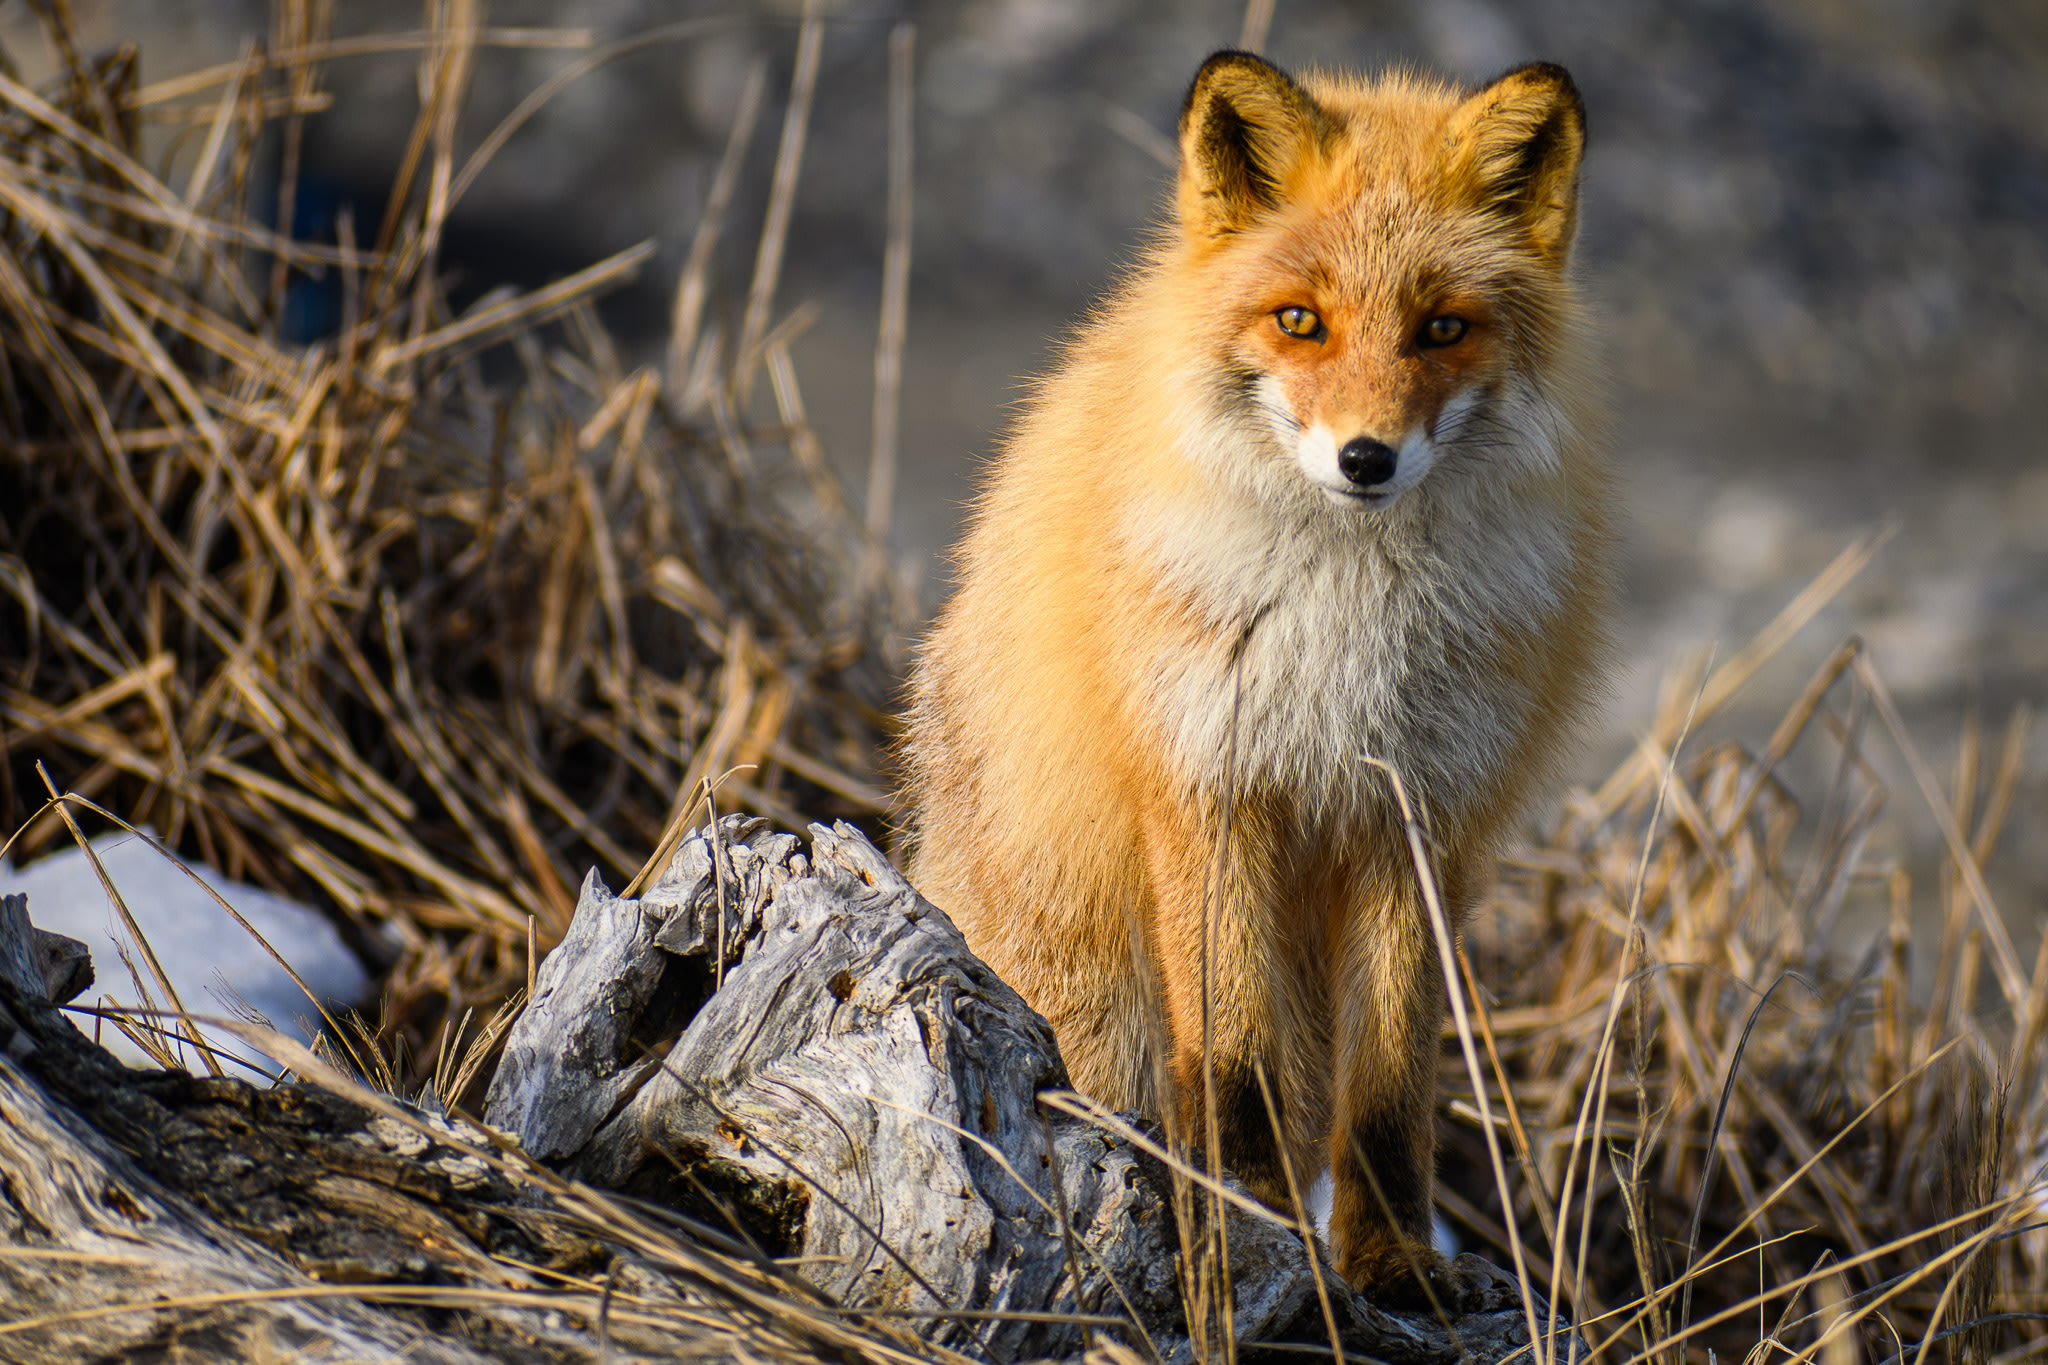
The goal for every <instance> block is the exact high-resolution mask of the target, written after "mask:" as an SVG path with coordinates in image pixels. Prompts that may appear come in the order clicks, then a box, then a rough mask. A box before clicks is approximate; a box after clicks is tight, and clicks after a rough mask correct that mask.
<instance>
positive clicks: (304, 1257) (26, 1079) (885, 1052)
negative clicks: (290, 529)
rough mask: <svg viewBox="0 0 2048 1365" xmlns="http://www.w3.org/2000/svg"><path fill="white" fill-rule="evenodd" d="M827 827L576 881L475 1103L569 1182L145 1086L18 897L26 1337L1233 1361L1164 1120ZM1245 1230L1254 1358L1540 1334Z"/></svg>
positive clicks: (1239, 1277)
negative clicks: (1101, 1114)
mask: <svg viewBox="0 0 2048 1365" xmlns="http://www.w3.org/2000/svg"><path fill="white" fill-rule="evenodd" d="M810 836H811V837H810V841H809V847H808V849H806V848H805V846H804V845H803V843H802V842H801V841H799V840H798V839H797V838H795V837H794V836H791V835H788V834H780V833H772V832H769V831H768V830H767V829H766V828H765V826H764V825H763V824H761V823H760V822H750V821H747V820H744V819H741V818H738V817H734V818H731V819H728V820H725V821H722V822H720V823H719V824H718V825H716V826H713V827H708V828H706V829H705V830H703V831H700V832H698V833H697V834H695V835H693V836H692V837H691V838H689V839H688V840H686V841H685V842H684V844H683V845H682V846H681V847H680V848H679V849H678V850H677V852H676V854H675V856H674V858H673V859H672V860H671V862H670V864H669V866H668V868H667V869H666V870H665V871H664V872H663V874H662V875H661V876H660V877H659V878H658V879H657V880H656V881H655V882H654V883H653V885H652V886H650V887H649V888H648V889H647V890H646V892H645V893H644V894H643V895H642V896H640V897H639V898H637V899H631V900H628V899H620V898H618V897H615V896H613V895H612V894H611V893H610V892H609V891H608V890H607V889H606V888H605V887H604V886H603V884H602V883H601V882H600V881H599V880H598V879H597V877H596V875H595V874H594V873H593V874H592V875H591V876H590V877H589V878H587V879H586V880H585V882H584V885H583V888H582V894H581V897H580V899H579V902H578V906H577V911H576V915H575V918H574V921H573V923H572V924H571V927H570V930H569V933H568V936H567V937H566V938H565V939H564V940H563V942H562V943H561V944H560V945H559V946H558V947H557V948H556V949H555V950H554V952H552V953H551V954H550V955H549V956H548V958H547V959H546V961H545V962H543V963H542V964H541V966H540V969H539V975H538V981H537V987H536V992H535V997H534V999H533V1000H532V1001H531V1002H529V1005H528V1007H527V1010H526V1012H525V1014H524V1015H523V1016H522V1017H521V1019H520V1020H519V1021H518V1023H517V1024H516V1025H515V1026H514V1028H513V1029H512V1031H511V1033H510V1034H509V1035H508V1038H507V1042H506V1046H505V1051H504V1055H503V1058H502V1060H501V1062H500V1064H499V1067H498V1070H497V1073H496V1075H495V1077H494V1079H493V1082H492V1085H491V1089H490V1093H489V1096H488V1099H487V1101H486V1107H485V1114H484V1118H485V1123H486V1125H488V1126H489V1127H490V1128H491V1129H494V1130H500V1131H502V1132H503V1133H504V1134H507V1135H509V1136H510V1137H511V1138H513V1139H516V1140H517V1143H518V1144H519V1147H520V1148H523V1150H524V1153H525V1154H526V1156H529V1157H532V1158H536V1159H538V1160H540V1161H541V1162H544V1163H545V1167H546V1168H547V1169H542V1168H540V1167H528V1168H522V1166H521V1164H520V1163H521V1162H522V1161H523V1160H525V1157H522V1156H520V1155H519V1154H518V1152H516V1151H513V1152H502V1151H500V1144H503V1143H504V1140H503V1139H502V1138H500V1139H496V1141H495V1142H494V1140H493V1137H492V1136H491V1135H488V1134H486V1133H484V1132H481V1131H479V1130H478V1129H476V1128H474V1127H473V1126H471V1125H467V1124H464V1123H461V1122H458V1121H450V1120H448V1119H445V1118H442V1117H440V1116H437V1115H432V1114H426V1113H423V1112H421V1111H418V1110H416V1109H412V1108H408V1107H403V1106H399V1105H397V1104H396V1103H395V1102H393V1101H391V1100H389V1099H388V1098H381V1097H369V1096H366V1095H364V1094H363V1093H361V1092H359V1091H350V1090H349V1089H348V1087H346V1086H345V1085H337V1084H336V1083H335V1082H334V1081H332V1080H331V1079H329V1080H327V1081H326V1082H325V1083H326V1084H327V1086H328V1089H326V1090H323V1089H320V1088H316V1087H314V1086H311V1085H308V1084H304V1083H295V1084H287V1085H281V1086H277V1087H274V1088H272V1089H269V1090H256V1089H254V1088H252V1087H250V1086H247V1085H245V1084H242V1083H240V1082H237V1081H221V1080H209V1079H194V1078H192V1077H189V1076H186V1075H184V1074H183V1073H178V1072H137V1071H129V1070H127V1069H125V1068H123V1067H121V1066H120V1065H119V1064H118V1063H117V1062H115V1061H113V1060H112V1059H111V1058H110V1057H107V1056H106V1054H104V1053H103V1052H101V1051H100V1050H99V1049H97V1048H95V1047H93V1046H92V1044H91V1043H90V1042H89V1041H88V1040H86V1039H85V1038H84V1037H83V1035H81V1034H79V1033H78V1032H77V1031H76V1030H75V1029H73V1028H72V1027H71V1026H70V1024H69V1023H68V1022H67V1021H65V1020H64V1019H63V1018H61V1017H60V1016H59V1015H57V1014H56V1013H55V1012H54V1011H53V1010H52V1009H51V1008H50V1006H49V1004H48V1001H49V999H50V998H51V996H52V995H53V994H55V993H57V992H56V988H61V987H62V986H63V985H65V984H67V983H68V978H66V977H64V975H63V971H62V970H61V969H60V968H58V967H56V966H52V965H50V964H51V963H52V961H53V960H54V959H53V958H52V956H51V952H52V950H49V949H45V948H42V947H40V946H39V945H38V942H37V940H36V938H35V936H34V934H33V931H32V930H30V928H29V926H28V924H27V921H26V917H25V915H22V914H20V913H19V906H18V905H17V904H10V905H9V906H8V907H7V911H8V913H7V914H5V915H0V1118H4V1120H5V1122H4V1124H0V1240H4V1241H5V1242H7V1243H8V1249H6V1250H5V1251H4V1252H0V1298H4V1300H5V1302H6V1306H7V1311H5V1312H4V1313H0V1360H16V1359H19V1360H33V1361H42V1360H49V1361H58V1360H63V1361H70V1360H75V1359H95V1358H116V1357H119V1358H129V1359H132V1358H142V1357H146V1356H149V1355H151V1354H157V1355H168V1354H169V1353H172V1352H174V1351H175V1352H183V1353H184V1358H197V1359H215V1358H217V1359H230V1358H233V1359H247V1358H257V1357H258V1353H259V1352H260V1351H269V1352H271V1353H273V1354H277V1355H282V1354H286V1353H290V1352H296V1353H299V1354H301V1355H303V1356H304V1357H305V1358H307V1359H310V1360H329V1359H332V1360H342V1359H360V1358H365V1357H369V1358H380V1357H382V1356H384V1355H387V1354H401V1353H402V1354H405V1356H406V1358H408V1359H418V1360H431V1361H443V1360H446V1361H458V1360H464V1361H466V1360H475V1359H532V1360H580V1359H596V1358H598V1357H599V1356H600V1355H603V1354H605V1353H606V1352H613V1353H616V1352H619V1351H621V1350H623V1351H625V1352H627V1353H629V1354H630V1355H633V1356H638V1357H642V1358H649V1359H657V1358H658V1359H680V1358H684V1357H688V1358H692V1359H696V1358H702V1357H704V1356H705V1355H707V1354H717V1355H724V1354H727V1353H729V1352H741V1353H744V1354H750V1355H755V1356H759V1357H763V1358H784V1359H794V1358H801V1357H804V1356H820V1355H824V1354H833V1355H853V1354H868V1351H867V1350H866V1349H864V1348H867V1347H872V1348H874V1349H875V1350H876V1351H884V1350H887V1351H901V1350H903V1349H904V1348H905V1346H906V1344H908V1345H910V1348H911V1349H913V1350H915V1349H916V1348H917V1345H918V1344H919V1343H921V1344H923V1345H924V1346H926V1347H944V1348H949V1349H951V1350H953V1351H956V1352H959V1353H961V1354H963V1355H965V1356H968V1357H971V1358H975V1359H983V1360H991V1361H1004V1362H1008V1361H1014V1360H1022V1359H1030V1358H1042V1357H1054V1358H1076V1357H1079V1356H1080V1355H1081V1354H1083V1353H1084V1352H1085V1351H1087V1350H1088V1349H1089V1348H1090V1346H1091V1345H1097V1344H1102V1343H1106V1342H1120V1343H1122V1344H1123V1345H1125V1346H1127V1347H1129V1348H1132V1349H1133V1350H1135V1351H1137V1352H1139V1353H1140V1354H1141V1355H1153V1354H1156V1355H1157V1356H1158V1357H1159V1358H1161V1359H1162V1360H1166V1361H1182V1360H1191V1359H1194V1358H1196V1357H1197V1356H1199V1355H1201V1354H1204V1353H1205V1351H1204V1348H1203V1347H1202V1346H1199V1345H1198V1344H1197V1343H1198V1341H1200V1340H1210V1341H1213V1339H1214V1335H1215V1333H1216V1331H1217V1330H1218V1329H1219V1328H1220V1327H1221V1326H1222V1324H1221V1323H1219V1322H1216V1321H1213V1320H1208V1319H1205V1318H1203V1317H1202V1315H1201V1314H1199V1313H1197V1314H1194V1315H1191V1314H1190V1313H1189V1311H1188V1309H1187V1307H1186V1305H1184V1304H1183V1302H1182V1297H1181V1296H1182V1289H1183V1283H1184V1276H1183V1273H1182V1272H1183V1262H1184V1260H1186V1259H1187V1258H1188V1257H1189V1256H1191V1255H1194V1254H1196V1253H1195V1251H1194V1249H1193V1248H1192V1246H1189V1247H1184V1246H1183V1241H1184V1239H1185V1238H1186V1237H1187V1236H1188V1235H1189V1233H1190V1232H1191V1230H1192V1229H1193V1228H1194V1227H1195V1226H1196V1224H1197V1223H1198V1222H1199V1219H1193V1220H1191V1219H1190V1218H1188V1217H1187V1216H1186V1211H1187V1207H1188V1204H1187V1201H1186V1200H1185V1199H1183V1201H1182V1206H1181V1216H1176V1206H1175V1197H1176V1192H1175V1181H1174V1179H1173V1178H1172V1176H1171V1173H1170V1172H1169V1171H1168V1169H1167V1168H1166V1167H1165V1165H1164V1164H1163V1163H1162V1162H1160V1161H1159V1160H1157V1159H1156V1158H1155V1156H1154V1155H1152V1154H1150V1153H1148V1151H1147V1150H1146V1149H1147V1147H1148V1146H1149V1145H1150V1142H1149V1141H1148V1138H1149V1136H1150V1135H1149V1130H1147V1129H1145V1128H1144V1127H1143V1126H1142V1125H1141V1124H1137V1123H1136V1122H1135V1121H1134V1120H1127V1121H1125V1122H1122V1123H1118V1122H1102V1121H1091V1120H1086V1119H1082V1118H1078V1117H1075V1116H1073V1115H1071V1114H1069V1113H1066V1112H1063V1111H1061V1110H1059V1109H1057V1108H1055V1107H1053V1106H1051V1105H1048V1104H1046V1103H1044V1102H1043V1097H1044V1096H1045V1095H1047V1094H1049V1093H1052V1092H1056V1091H1059V1090H1061V1089H1063V1088H1064V1087H1065V1085H1066V1075H1065V1071H1064V1068H1063V1066H1062V1064H1061V1062H1060V1059H1059V1053H1058V1049H1057V1047H1056V1045H1055V1043H1054V1040H1053V1037H1052V1034H1051V1031H1050V1029H1049V1027H1048V1026H1047V1025H1046V1023H1045V1021H1044V1020H1043V1019H1041V1018H1040V1017H1039V1016H1038V1015H1037V1014H1035V1013H1034V1012H1033V1011H1031V1010H1030V1009H1029V1007H1028V1006H1026V1005H1025V1004H1024V1002H1023V1001H1022V1000H1021V999H1020V998H1019V997H1018V996H1017V995H1016V993H1015V992H1014V991H1012V990H1011V989H1010V988H1009V987H1008V986H1006V985H1005V984H1004V983H1003V982H1002V981H1001V980H1000V979H998V978H997V977H996V976H995V974H994V973H993V972H991V971H990V970H989V969H988V968H987V967H986V966H985V965H983V964H982V963H981V962H980V961H979V959H977V958H975V957H974V956H973V955H972V954H971V953H970V952H969V951H968V950H967V948H966V945H965V943H964V942H963V941H962V939H961V937H960V935H959V933H958V931H957V930H955V929H954V927H953V925H952V924H951V922H950V921H948V920H947V918H946V917H945V915H944V914H943V913H942V912H940V911H939V910H937V909H936V908H935V907H933V906H932V905H931V904H930V903H929V902H927V901H925V900H924V899H923V898H922V897H920V896H919V895H918V894H917V892H916V891H915V890H914V889H913V888H912V887H911V886H910V885H909V884H908V883H907V882H905V881H904V879H903V878H902V877H901V876H900V875H899V874H898V873H897V872H896V871H895V869H893V868H892V867H891V866H890V865H889V863H888V862H887V860H886V859H884V858H883V857H882V856H881V854H880V853H879V852H877V851H876V850H875V849H874V848H873V847H872V845H870V844H869V843H868V842H867V841H866V840H865V839H864V838H863V837H862V836H861V835H860V834H859V833H858V832H857V831H855V830H853V829H852V828H850V827H848V826H844V825H840V826H837V827H834V828H831V829H826V828H824V827H821V826H813V827H812V828H811V830H810ZM11 901H13V902H18V901H19V898H11ZM10 916H11V918H10ZM21 945H28V950H27V951H24V950H23V948H22V946H21ZM304 1069H305V1071H306V1073H307V1076H308V1077H309V1078H313V1079H320V1077H319V1075H318V1072H319V1068H318V1067H317V1066H316V1065H312V1064H310V1063H309V1064H308V1065H307V1066H306V1067H305V1068H304ZM335 1091H339V1092H341V1093H333V1092H335ZM1225 1183H1226V1185H1228V1182H1227V1177H1226V1178H1225ZM1229 1188H1232V1189H1235V1187H1234V1186H1229ZM1183 1189H1185V1187H1184V1186H1183ZM604 1192H611V1193H609V1194H607V1193H604ZM1195 1202H1196V1203H1197V1204H1198V1205H1199V1206H1200V1207H1202V1208H1207V1207H1209V1201H1208V1200H1207V1199H1206V1198H1204V1199H1200V1200H1197V1201H1195ZM1222 1231H1223V1233H1224V1238H1223V1240H1224V1242H1225V1243H1226V1244H1227V1246H1228V1257H1229V1272H1230V1275H1229V1278H1230V1281H1231V1284H1232V1299H1231V1301H1230V1308H1229V1313H1228V1319H1229V1322H1228V1327H1229V1330H1230V1332H1231V1335H1232V1336H1233V1337H1234V1338H1235V1341H1236V1343H1237V1348H1238V1350H1239V1351H1240V1353H1242V1352H1243V1351H1245V1350H1247V1349H1255V1348H1256V1347H1257V1346H1258V1345H1259V1344H1261V1343H1266V1344H1274V1345H1282V1344H1296V1345H1307V1346H1318V1345H1320V1346H1322V1347H1324V1348H1325V1349H1327V1348H1328V1346H1329V1335H1330V1333H1329V1327H1328V1323H1330V1322H1332V1321H1334V1323H1335V1325H1336V1327H1337V1330H1338V1333H1339V1335H1340V1339H1341V1344H1342V1347H1343V1349H1344V1351H1345V1353H1346V1354H1347V1355H1358V1356H1371V1357H1374V1358H1377V1359H1379V1360H1382V1361H1390V1362H1396V1363H1397V1365H1451V1362H1454V1361H1466V1360H1470V1361H1474V1362H1488V1361H1494V1360H1500V1359H1504V1358H1506V1357H1507V1356H1509V1355H1511V1354H1513V1353H1515V1352H1516V1351H1517V1350H1518V1349H1522V1348H1525V1347H1526V1345H1527V1340H1528V1332H1527V1326H1526V1321H1527V1320H1526V1318H1525V1315H1524V1312H1523V1310H1522V1308H1521V1305H1520V1300H1519V1298H1518V1297H1517V1295H1516V1292H1515V1289H1514V1286H1513V1285H1512V1283H1511V1282H1510V1281H1509V1280H1508V1279H1507V1277H1506V1276H1504V1275H1503V1274H1501V1272H1499V1271H1498V1270H1495V1269H1494V1268H1493V1267H1491V1266H1489V1265H1487V1264H1486V1263H1485V1262H1483V1261H1479V1260H1477V1258H1472V1257H1465V1258H1460V1268H1461V1269H1462V1270H1464V1271H1465V1275H1464V1279H1465V1281H1466V1284H1467V1285H1468V1290H1467V1292H1466V1293H1465V1294H1464V1295H1463V1297H1462V1298H1461V1301H1460V1302H1459V1303H1457V1304H1454V1305H1448V1306H1447V1307H1448V1309H1449V1310H1450V1318H1449V1320H1448V1321H1443V1320H1438V1319H1434V1318H1429V1317H1415V1316H1401V1315H1394V1314H1389V1313H1384V1312H1381V1311H1379V1310H1378V1309H1376V1308H1375V1307H1373V1305H1371V1304H1370V1303H1368V1302H1367V1301H1365V1300H1364V1299H1363V1298H1362V1297H1360V1296H1358V1295H1356V1294H1354V1293H1352V1292H1351V1291H1350V1290H1349V1289H1348V1288H1347V1287H1346V1286H1345V1285H1344V1284H1343V1282H1342V1281H1341V1280H1340V1279H1338V1278H1337V1277H1336V1276H1335V1274H1334V1272H1332V1271H1331V1270H1330V1269H1329V1266H1328V1264H1327V1261H1326V1260H1325V1261H1319V1260H1317V1259H1316V1257H1317V1252H1316V1250H1315V1249H1314V1248H1312V1247H1309V1246H1304V1244H1303V1242H1302V1241H1301V1239H1300V1238H1299V1237H1298V1236H1296V1235H1295V1234H1294V1232H1293V1231H1292V1230H1290V1229H1288V1228H1285V1227H1282V1226H1279V1225H1277V1224H1276V1223H1274V1222H1273V1221H1272V1220H1270V1219H1268V1218H1265V1217H1263V1216H1261V1215H1259V1214H1257V1213H1254V1212H1251V1211H1249V1210H1247V1209H1245V1208H1239V1207H1236V1206H1230V1207H1228V1208H1227V1211H1226V1212H1225V1213H1224V1215H1223V1228H1222ZM1318 1272H1320V1276H1321V1279H1322V1284H1323V1288H1324V1290H1325V1291H1326V1293H1327V1303H1328V1306H1327V1310H1326V1308H1325V1301H1324V1299H1323V1297H1321V1296H1319V1294H1318V1290H1317V1277H1318ZM620 1285H625V1286H628V1287H629V1288H630V1290H631V1293H630V1294H629V1295H627V1298H629V1299H630V1300H631V1302H633V1303H635V1304H637V1305H641V1307H640V1308H639V1310H637V1311H636V1312H635V1313H631V1314H626V1313H621V1314H617V1315H615V1317H613V1318H610V1319H607V1318H606V1311H607V1306H608V1305H609V1304H610V1302H611V1296H612V1295H614V1294H615V1293H618V1292H620V1291H619V1286H620ZM338 1287H352V1288H349V1289H348V1290H347V1292H336V1291H337V1288H338ZM409 1294H410V1295H411V1296H412V1297H410V1298H408V1295H409ZM159 1296H163V1297H162V1299H159ZM180 1300H184V1301H183V1302H180ZM622 1301H623V1300H622ZM647 1305H655V1306H656V1307H655V1308H648V1307H647ZM663 1305H665V1306H666V1307H667V1309H668V1310H672V1311H667V1312H666V1315H664V1311H660V1310H661V1306H663ZM1539 1311H1540V1305H1539ZM1326 1312H1327V1316H1326ZM65 1314H70V1315H73V1316H70V1317H68V1318H66V1317H63V1316H62V1315H65ZM1191 1316H1192V1319H1193V1320H1192V1321H1191ZM37 1319H48V1321H46V1322H43V1323H40V1324H37V1325H31V1326H29V1327H26V1328H24V1327H22V1325H21V1324H23V1323H31V1324H34V1323H35V1320H37ZM909 1333H914V1334H915V1338H914V1339H913V1338H912V1337H910V1336H909V1335H908V1334H909ZM600 1338H602V1340H600Z"/></svg>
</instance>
